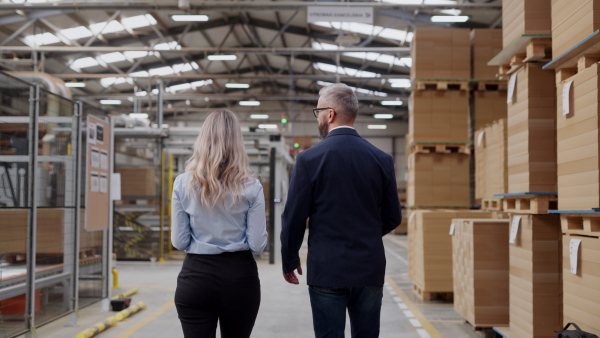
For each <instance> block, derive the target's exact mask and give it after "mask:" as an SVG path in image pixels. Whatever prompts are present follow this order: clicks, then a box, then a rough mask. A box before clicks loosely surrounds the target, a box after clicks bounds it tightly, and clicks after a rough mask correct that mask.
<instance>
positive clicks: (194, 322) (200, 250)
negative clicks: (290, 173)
mask: <svg viewBox="0 0 600 338" xmlns="http://www.w3.org/2000/svg"><path fill="white" fill-rule="evenodd" d="M185 171H186V172H185V173H184V174H181V175H179V176H177V178H176V179H175V183H174V185H173V196H172V201H173V203H172V208H173V209H172V215H173V216H172V232H171V242H172V243H173V246H174V247H175V248H177V249H179V250H182V251H185V252H186V253H187V255H186V257H185V260H184V262H183V267H182V269H181V272H180V273H179V276H178V278H177V289H176V291H175V306H176V307H177V314H178V316H179V320H180V321H181V325H182V327H183V333H184V335H185V337H194V338H195V337H203V338H204V337H215V335H216V329H217V322H219V325H220V329H221V337H223V338H228V337H235V338H239V337H250V333H251V332H252V328H253V327H254V322H255V320H256V315H257V314H258V308H259V306H260V280H259V279H258V269H257V266H256V261H255V260H254V257H253V255H252V254H259V253H261V252H262V251H263V250H264V249H265V247H266V245H267V231H266V220H265V197H264V193H263V188H262V186H261V184H260V182H259V181H258V180H257V179H256V178H254V177H253V176H252V175H251V173H250V168H249V164H248V155H247V154H246V150H245V149H244V141H243V139H242V132H241V129H240V125H239V122H238V120H237V118H236V116H235V115H234V114H233V113H232V112H230V111H228V110H219V111H215V112H213V113H211V114H210V115H209V116H208V118H207V119H206V121H204V124H203V125H202V128H201V129H200V133H199V135H198V138H197V139H196V142H195V143H194V147H193V154H192V157H191V158H190V159H189V160H188V161H187V162H186V167H185Z"/></svg>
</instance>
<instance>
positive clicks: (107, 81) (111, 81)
mask: <svg viewBox="0 0 600 338" xmlns="http://www.w3.org/2000/svg"><path fill="white" fill-rule="evenodd" d="M125 82H127V79H126V78H124V77H106V78H103V79H100V85H101V86H102V87H104V88H107V87H110V86H112V85H118V84H122V83H125Z"/></svg>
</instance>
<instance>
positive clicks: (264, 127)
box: [258, 124, 277, 129]
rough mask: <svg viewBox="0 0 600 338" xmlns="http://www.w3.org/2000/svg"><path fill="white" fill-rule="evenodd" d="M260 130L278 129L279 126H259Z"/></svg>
mask: <svg viewBox="0 0 600 338" xmlns="http://www.w3.org/2000/svg"><path fill="white" fill-rule="evenodd" d="M258 128H259V129H277V125H276V124H259V125H258Z"/></svg>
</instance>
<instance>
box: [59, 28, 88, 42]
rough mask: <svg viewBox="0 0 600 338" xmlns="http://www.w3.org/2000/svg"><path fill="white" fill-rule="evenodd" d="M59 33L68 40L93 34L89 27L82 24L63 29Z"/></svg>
mask: <svg viewBox="0 0 600 338" xmlns="http://www.w3.org/2000/svg"><path fill="white" fill-rule="evenodd" d="M60 33H61V34H62V35H64V36H65V37H67V38H68V39H70V40H79V39H83V38H89V37H90V36H92V35H93V34H92V32H91V31H90V30H89V29H87V28H86V27H83V26H78V27H73V28H67V29H63V30H61V31H60Z"/></svg>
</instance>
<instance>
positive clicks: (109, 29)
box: [90, 20, 125, 34]
mask: <svg viewBox="0 0 600 338" xmlns="http://www.w3.org/2000/svg"><path fill="white" fill-rule="evenodd" d="M104 26H106V28H105V27H104ZM103 28H104V29H103ZM90 30H91V31H92V32H94V34H98V33H99V32H100V31H102V34H108V33H115V32H120V31H124V30H125V27H123V25H121V24H120V23H119V22H118V21H115V20H113V21H111V22H109V23H108V26H107V25H106V22H98V23H94V24H91V25H90Z"/></svg>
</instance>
